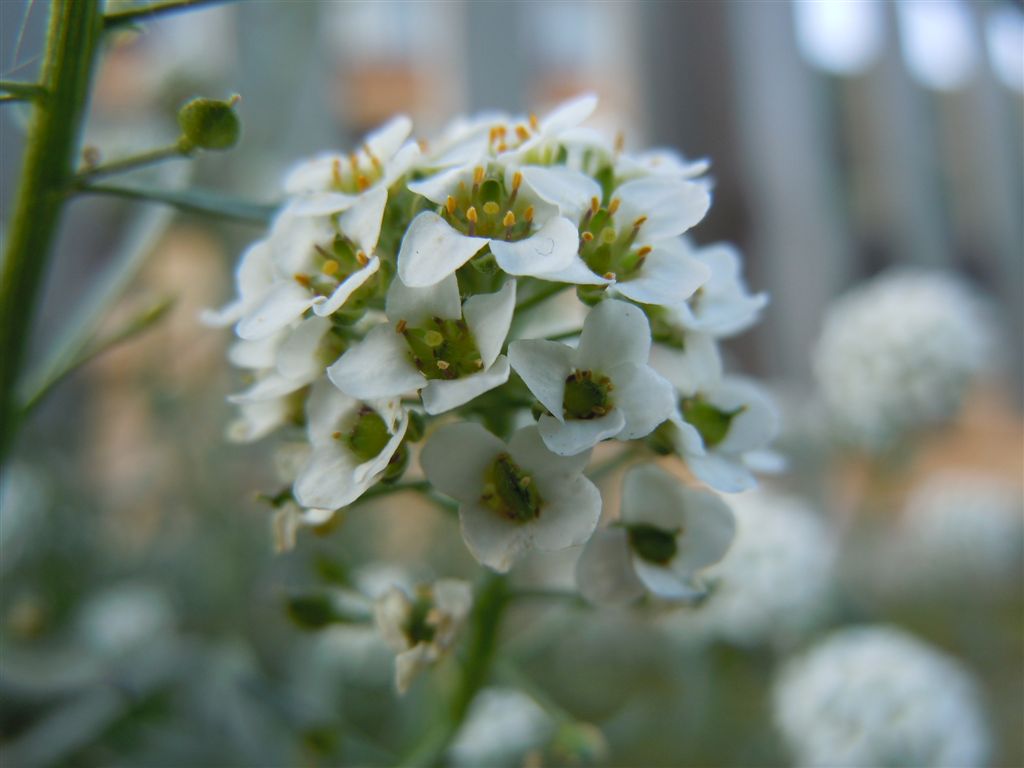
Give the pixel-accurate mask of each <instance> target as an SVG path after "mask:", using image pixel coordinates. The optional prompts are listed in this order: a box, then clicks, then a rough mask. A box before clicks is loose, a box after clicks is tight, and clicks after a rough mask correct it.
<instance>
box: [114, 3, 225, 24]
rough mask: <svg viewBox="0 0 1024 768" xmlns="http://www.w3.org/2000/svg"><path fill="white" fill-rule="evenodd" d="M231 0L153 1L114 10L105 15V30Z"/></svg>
mask: <svg viewBox="0 0 1024 768" xmlns="http://www.w3.org/2000/svg"><path fill="white" fill-rule="evenodd" d="M230 1H231V0H166V2H158V3H152V4H150V5H146V6H143V7H141V8H131V9H128V10H124V11H114V12H113V13H108V14H106V15H104V17H103V29H104V31H110V30H112V29H118V28H120V27H124V26H128V25H131V24H138V23H140V22H144V21H152V20H153V19H156V18H158V17H160V16H165V15H167V14H169V13H179V12H181V11H188V10H195V9H197V8H201V7H202V6H204V5H218V4H220V3H225V2H230Z"/></svg>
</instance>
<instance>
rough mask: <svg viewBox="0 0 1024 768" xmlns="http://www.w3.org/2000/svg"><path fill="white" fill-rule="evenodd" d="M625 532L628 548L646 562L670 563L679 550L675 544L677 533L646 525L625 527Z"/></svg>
mask: <svg viewBox="0 0 1024 768" xmlns="http://www.w3.org/2000/svg"><path fill="white" fill-rule="evenodd" d="M626 531H627V533H628V534H629V546H630V548H631V549H632V550H633V551H634V552H636V553H637V554H638V555H639V556H640V557H642V558H643V559H644V560H647V561H648V562H651V563H657V564H658V565H665V564H666V563H669V562H671V560H672V558H673V557H675V556H676V552H677V551H678V549H679V545H678V544H677V543H676V535H677V532H673V531H666V530H664V529H662V528H658V527H657V526H654V525H649V524H648V523H639V524H637V525H630V526H627V528H626Z"/></svg>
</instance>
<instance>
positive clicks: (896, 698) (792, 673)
mask: <svg viewBox="0 0 1024 768" xmlns="http://www.w3.org/2000/svg"><path fill="white" fill-rule="evenodd" d="M775 719H776V722H777V724H778V726H779V728H780V730H781V732H782V735H783V736H784V737H785V740H786V742H787V743H788V745H789V746H790V747H791V749H792V751H793V753H794V757H795V758H796V764H797V765H801V766H849V765H903V766H933V767H934V768H942V767H944V766H949V767H950V768H952V766H958V767H960V768H969V767H970V766H982V765H985V764H986V761H987V757H988V753H989V738H988V734H987V731H986V728H985V725H984V720H983V719H982V712H981V708H980V703H979V700H978V691H977V689H976V687H975V684H974V681H973V679H972V678H971V677H970V675H969V674H968V672H967V671H966V670H965V669H963V668H962V667H961V666H960V664H959V663H958V662H957V661H955V660H954V659H952V658H951V657H948V656H946V655H945V654H943V653H940V652H939V651H936V650H934V649H932V648H930V647H929V646H927V645H925V644H924V643H923V642H921V641H920V640H917V639H916V638H915V637H913V636H912V635H909V634H907V633H905V632H903V631H902V630H899V629H897V628H895V627H890V626H864V627H852V628H848V629H842V630H839V631H837V632H835V633H834V634H832V635H830V636H829V637H827V638H826V639H825V640H823V641H821V642H820V643H819V644H818V645H816V646H815V647H813V648H811V649H810V650H809V651H807V652H806V653H805V654H804V655H802V656H799V657H797V658H795V659H793V660H791V661H790V662H788V663H787V665H786V666H785V667H784V668H783V670H782V673H781V675H780V677H779V679H778V680H777V682H776V687H775Z"/></svg>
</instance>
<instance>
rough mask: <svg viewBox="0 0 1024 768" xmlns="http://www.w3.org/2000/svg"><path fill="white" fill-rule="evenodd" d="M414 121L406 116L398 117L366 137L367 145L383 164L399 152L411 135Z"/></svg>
mask: <svg viewBox="0 0 1024 768" xmlns="http://www.w3.org/2000/svg"><path fill="white" fill-rule="evenodd" d="M410 133H412V120H410V119H409V118H408V117H407V116H406V115H396V116H395V117H393V118H391V119H390V120H388V121H387V122H386V123H384V125H382V126H380V127H379V128H377V129H375V130H374V131H372V132H371V133H368V134H367V135H366V140H365V142H364V143H365V145H366V146H367V147H369V148H370V151H371V152H372V153H373V154H374V155H376V157H377V159H378V160H380V161H381V162H387V161H388V160H389V159H391V156H392V155H394V154H395V152H397V151H398V148H399V147H401V146H402V142H404V141H405V140H406V139H407V138H409V134H410Z"/></svg>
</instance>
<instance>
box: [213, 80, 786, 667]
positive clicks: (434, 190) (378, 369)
mask: <svg viewBox="0 0 1024 768" xmlns="http://www.w3.org/2000/svg"><path fill="white" fill-rule="evenodd" d="M595 107H596V98H594V97H593V96H589V95H587V96H582V97H580V98H577V99H575V100H572V101H570V102H568V103H566V104H563V105H561V106H560V107H558V108H557V109H555V110H554V111H553V112H552V113H550V114H549V115H547V116H546V117H544V118H542V119H538V118H537V117H535V116H532V115H531V116H528V117H523V118H514V117H510V116H504V115H496V114H489V115H486V116H483V117H479V118H473V119H468V120H460V121H457V122H456V123H454V124H453V125H452V126H450V127H449V128H448V129H447V130H445V131H444V132H443V133H442V134H441V136H440V137H439V138H437V139H436V140H434V141H431V142H426V141H414V140H412V138H411V135H412V126H411V123H410V121H409V120H408V119H406V118H397V119H394V120H392V121H391V122H389V123H388V124H386V125H384V126H383V127H381V128H380V129H378V130H377V131H375V132H373V133H372V134H370V135H369V136H367V137H366V139H365V141H363V142H362V143H361V144H360V146H359V148H358V149H357V150H355V151H354V152H352V153H350V154H324V155H321V156H318V157H315V158H313V159H312V160H310V161H308V162H305V163H303V164H301V165H299V166H298V167H297V168H295V169H293V170H292V171H291V172H290V173H289V174H288V175H287V178H286V179H285V182H284V189H285V192H286V194H287V200H286V202H285V204H284V205H283V206H282V207H281V209H280V211H279V212H278V214H277V215H276V217H275V219H274V221H273V223H272V226H271V227H270V231H269V233H268V234H267V235H266V237H264V238H263V239H261V240H260V241H258V242H256V243H255V244H253V245H252V246H251V247H250V248H249V249H248V250H247V251H246V252H245V254H244V255H243V257H242V260H241V263H240V264H239V266H238V271H237V293H238V295H237V297H236V299H235V300H234V301H232V302H231V303H229V304H228V305H227V306H225V307H223V308H222V309H220V310H217V311H213V312H209V313H208V314H207V316H206V320H207V321H208V322H209V323H211V324H213V325H221V326H226V325H233V326H234V328H235V332H236V334H237V335H238V337H239V340H238V341H237V342H236V343H235V344H234V345H233V346H232V347H231V350H230V353H229V356H230V359H231V362H232V363H233V364H235V365H236V366H238V367H239V368H242V369H244V370H245V371H246V375H247V378H248V380H249V381H248V385H247V386H246V388H245V389H243V390H242V391H241V392H239V393H238V394H235V395H233V396H232V397H231V400H232V401H233V402H235V403H236V404H237V405H238V407H239V412H240V413H239V418H238V420H237V421H236V422H235V423H234V424H233V425H232V426H231V428H230V430H229V436H230V437H232V438H233V439H235V440H239V441H252V440H256V439H259V438H262V437H264V436H266V435H268V434H270V433H272V432H274V431H276V430H281V431H291V432H292V433H295V432H297V431H298V430H302V432H303V433H304V442H305V444H306V449H305V450H304V453H303V459H302V461H301V462H300V465H299V466H298V467H297V470H296V472H295V479H294V483H293V484H292V485H291V487H290V488H288V489H286V490H285V491H282V492H281V493H279V494H278V495H277V496H275V497H274V500H275V503H276V504H277V505H278V506H279V507H280V508H282V509H285V510H287V514H286V516H287V520H285V521H284V522H282V523H281V524H282V526H283V528H282V530H283V531H284V532H285V533H286V534H287V535H284V536H283V537H282V540H283V541H285V543H290V542H291V541H293V539H294V532H295V530H296V528H297V527H300V526H301V525H303V524H306V525H321V524H323V523H325V522H326V521H327V520H328V519H329V518H330V517H331V515H332V514H333V513H334V512H335V511H336V510H339V509H341V508H343V507H346V506H347V505H350V504H353V503H354V502H356V501H357V500H359V499H360V497H362V496H363V494H365V493H366V492H367V491H369V490H371V489H374V488H375V487H376V486H378V484H381V483H383V484H396V483H398V481H399V480H401V479H402V478H403V477H411V476H414V473H415V472H416V471H417V469H416V462H412V461H410V458H411V457H414V456H416V455H417V453H416V451H414V450H412V448H411V446H412V445H413V444H414V443H417V442H419V441H420V440H423V439H424V438H425V439H426V442H425V445H424V447H423V448H422V451H420V452H419V462H418V464H419V468H420V469H421V470H422V472H423V473H424V474H425V476H426V480H427V482H428V483H429V485H430V486H431V487H432V489H433V490H435V491H438V492H440V493H442V494H445V495H447V496H450V497H451V498H453V499H454V500H456V501H457V502H458V505H459V518H460V522H461V529H462V534H463V537H464V539H465V542H466V545H467V547H468V549H469V551H470V552H471V553H472V554H473V556H474V557H475V558H476V559H477V560H478V561H479V562H480V563H482V564H484V565H485V566H487V567H489V568H491V569H493V570H495V571H498V572H504V571H507V570H508V569H509V568H511V567H512V565H513V564H514V563H515V562H516V560H517V559H519V558H520V557H521V556H523V555H524V554H525V553H527V552H529V551H530V550H533V549H541V550H562V549H566V548H568V547H572V546H575V545H582V544H584V543H586V542H588V541H590V542H591V545H590V547H589V548H588V550H587V553H586V555H585V556H584V558H583V561H582V562H581V564H580V568H579V571H578V572H579V575H580V582H581V589H582V591H583V593H584V594H585V595H586V596H588V597H589V598H591V599H595V600H599V599H604V598H610V599H618V600H624V599H632V598H635V597H638V596H640V595H642V594H644V593H645V592H652V593H654V594H655V595H658V596H661V597H666V598H676V599H681V598H687V597H692V596H694V595H697V594H699V593H700V591H701V589H702V587H701V583H700V580H699V578H698V572H699V571H700V570H701V569H703V568H705V567H707V566H708V565H710V564H712V563H714V562H715V561H717V560H718V559H720V558H721V557H722V555H723V554H724V553H725V551H726V549H727V548H728V546H729V542H730V541H731V538H732V534H733V521H732V517H731V514H730V513H729V510H728V508H727V506H726V505H725V504H724V502H723V501H722V500H721V499H719V498H718V497H717V496H716V495H714V494H712V493H709V492H707V491H698V490H694V489H690V488H687V487H685V486H683V485H682V484H681V483H680V482H679V480H677V479H675V478H674V477H672V476H671V475H669V474H667V473H665V472H663V471H661V470H658V469H654V468H653V467H650V466H641V467H638V468H637V469H634V470H633V471H632V472H631V473H630V476H629V479H628V480H627V482H626V490H625V496H624V501H623V512H622V516H621V520H619V521H617V522H613V523H611V525H610V526H609V527H607V528H605V529H603V530H601V531H599V532H598V533H597V534H596V535H595V531H596V530H597V528H598V522H599V519H600V517H601V512H602V506H603V504H602V496H601V492H600V491H599V490H598V488H597V486H596V485H595V484H594V483H593V482H592V481H591V480H590V479H588V477H587V475H586V471H587V466H588V462H589V460H590V456H591V452H592V451H593V449H594V448H595V447H596V446H598V444H600V443H602V442H605V441H616V442H619V443H629V442H632V443H633V445H632V448H631V449H630V450H632V451H634V452H636V453H637V455H640V453H642V452H645V451H646V452H647V453H648V454H649V455H650V456H654V455H666V454H675V455H677V456H678V457H679V458H681V459H683V460H684V461H685V463H686V465H687V466H688V467H689V469H690V470H691V472H692V474H693V475H695V476H696V477H697V478H698V479H699V480H701V481H703V482H704V483H706V484H708V485H710V486H712V487H713V488H714V489H716V490H721V491H737V490H743V489H746V488H749V487H751V486H752V485H753V484H754V478H753V475H752V474H751V470H753V469H766V468H770V467H772V466H773V465H776V464H777V463H778V462H777V459H776V458H775V457H774V455H773V454H771V453H770V451H769V450H768V445H769V443H770V442H771V441H772V439H773V438H774V435H775V431H776V416H775V411H774V409H773V407H772V406H771V404H770V403H769V401H768V400H767V398H766V397H765V395H764V394H763V393H762V392H761V390H760V389H759V388H758V387H757V386H756V385H754V384H753V383H751V382H749V381H746V380H741V379H738V378H736V377H732V376H727V375H725V373H724V371H723V365H722V361H721V357H720V355H719V352H718V346H717V344H718V341H719V339H722V338H724V337H727V336H730V335H733V334H735V333H738V332H740V331H742V330H744V329H746V328H748V327H749V326H750V325H752V324H753V323H754V322H755V321H756V320H757V317H758V315H759V313H760V311H761V309H762V308H763V307H764V305H765V303H766V297H765V296H763V295H752V294H750V293H749V292H748V290H747V289H746V286H745V285H744V283H743V280H742V277H741V271H740V266H741V262H740V257H739V255H738V254H737V252H736V251H735V250H734V249H733V248H731V247H730V246H727V245H723V244H718V245H712V246H708V247H697V246H696V245H694V244H693V243H692V242H691V241H690V240H688V239H687V238H686V237H685V236H684V235H685V233H686V232H687V231H688V230H689V229H690V228H691V227H693V226H694V225H695V224H697V223H698V222H699V221H700V220H701V219H702V218H703V217H704V215H705V214H706V212H707V211H708V208H709V206H710V203H711V184H710V182H709V180H708V179H707V178H706V177H704V176H703V174H704V173H705V171H706V170H707V163H705V162H687V161H685V160H683V159H682V158H681V157H679V156H677V155H675V154H673V153H671V152H665V151H659V152H652V153H645V154H638V155H635V154H630V153H627V152H625V151H624V149H623V147H622V142H621V141H620V140H615V141H609V140H607V139H606V138H605V137H603V136H601V135H599V134H597V133H595V132H594V131H592V130H590V129H588V128H585V127H583V125H582V123H583V122H584V121H585V120H586V119H587V118H588V116H589V115H590V114H591V112H592V111H593V110H594V109H595ZM570 292H571V293H570ZM571 294H575V298H573V297H572V295H571ZM556 297H557V299H558V300H557V301H556ZM563 300H564V301H563ZM565 301H568V302H575V303H574V305H573V306H574V307H575V308H576V310H577V312H579V310H582V313H583V314H584V315H585V319H584V320H583V322H582V323H581V324H580V327H577V328H575V329H574V330H572V331H570V332H569V333H563V334H559V336H558V338H548V337H540V338H538V337H531V336H529V335H527V334H525V333H524V331H523V329H524V328H525V327H527V326H526V324H525V322H524V318H525V317H526V315H527V314H528V313H530V312H533V311H535V310H536V311H538V312H539V311H540V310H541V308H542V309H545V310H549V311H550V310H551V309H552V308H553V307H555V308H557V307H562V308H563V309H564V308H565V307H566V306H567V305H566V304H565ZM531 415H532V419H531V418H530V417H531ZM534 422H535V423H534ZM524 423H525V424H527V426H520V428H519V429H515V425H522V424H524ZM631 455H632V454H631ZM417 482H418V483H420V485H419V487H420V488H422V487H425V484H422V481H417ZM387 487H388V486H387V485H385V486H383V487H382V488H380V489H379V490H378V491H376V492H378V493H379V492H385V491H386V489H387ZM393 487H401V485H396V486H393ZM279 517H280V516H279ZM388 600H389V601H390V603H391V604H390V606H389V607H388V608H387V610H386V611H385V614H386V615H390V616H392V619H391V620H389V621H387V622H383V623H382V626H385V625H387V626H391V627H392V629H391V630H389V635H391V636H393V638H394V639H395V642H394V645H395V647H396V648H399V649H400V650H401V651H402V652H403V654H413V653H414V652H415V654H416V658H417V659H433V658H435V657H436V656H438V655H439V653H440V652H441V650H443V649H442V648H439V647H435V646H436V645H437V644H436V642H434V641H431V642H433V643H434V645H431V644H430V643H427V644H426V645H424V643H423V642H414V641H415V638H411V639H410V637H406V639H405V641H404V644H401V643H399V642H398V637H399V635H400V634H402V633H400V632H398V631H397V630H395V629H394V628H395V627H399V626H405V624H408V623H409V620H408V615H407V614H410V611H412V612H413V614H415V606H416V605H417V603H410V602H409V600H410V598H408V597H406V598H404V599H400V596H394V595H393V596H392V597H390V598H388ZM410 605H411V606H412V607H410ZM399 614H401V616H404V617H405V618H401V617H400V616H399ZM395 617H399V618H395ZM403 622H405V624H403ZM436 631H439V630H438V629H437V628H433V627H431V632H436ZM405 634H406V635H408V632H406V633H405ZM414 634H415V633H414ZM421 634H422V633H421ZM417 649H419V650H417ZM410 658H411V656H410ZM417 664H418V662H417ZM411 666H417V665H416V664H413V665H411ZM402 677H403V680H404V679H405V676H404V675H403V676H402Z"/></svg>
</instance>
